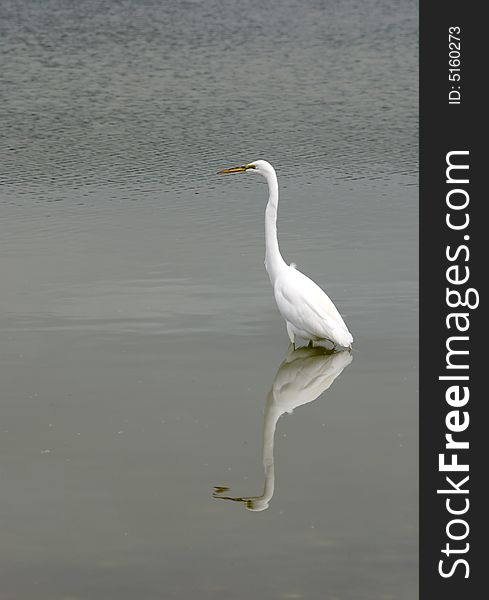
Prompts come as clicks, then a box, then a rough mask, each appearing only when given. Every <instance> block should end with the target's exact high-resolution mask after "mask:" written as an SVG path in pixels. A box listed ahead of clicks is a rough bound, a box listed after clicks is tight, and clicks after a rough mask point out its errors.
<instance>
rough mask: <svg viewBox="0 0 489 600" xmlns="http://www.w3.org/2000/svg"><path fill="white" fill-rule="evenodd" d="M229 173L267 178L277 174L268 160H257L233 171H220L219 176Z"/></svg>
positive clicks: (234, 168)
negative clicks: (250, 174) (249, 174)
mask: <svg viewBox="0 0 489 600" xmlns="http://www.w3.org/2000/svg"><path fill="white" fill-rule="evenodd" d="M228 173H253V174H258V175H262V176H263V177H267V176H268V175H271V174H275V169H274V168H273V167H272V165H271V164H270V163H269V162H267V161H266V160H255V161H253V162H251V163H248V164H247V165H243V166H242V167H232V168H231V169H223V170H222V171H219V175H227V174H228Z"/></svg>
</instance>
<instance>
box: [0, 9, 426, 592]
mask: <svg viewBox="0 0 489 600" xmlns="http://www.w3.org/2000/svg"><path fill="white" fill-rule="evenodd" d="M416 45H417V5H416V3H414V2H410V1H402V2H401V1H400V0H399V1H395V0H364V1H362V2H360V1H359V0H356V1H355V0H346V1H345V2H341V3H339V2H333V1H332V0H325V1H320V0H308V1H304V2H299V1H298V0H285V1H283V2H279V1H278V0H272V1H269V2H258V1H255V0H251V1H250V2H246V3H243V2H237V1H235V0H231V1H229V2H217V1H210V0H201V1H194V2H192V1H183V2H165V1H160V2H158V1H156V0H148V1H145V2H136V1H135V0H131V1H129V0H122V1H118V2H116V1H110V0H106V1H95V0H85V1H84V2H75V1H74V0H73V1H69V0H45V1H43V2H37V1H36V0H15V1H14V0H2V1H1V2H0V62H1V64H0V154H1V172H0V178H1V184H2V187H1V196H0V220H1V236H0V281H1V293H0V364H1V381H2V396H1V401H0V444H1V454H0V477H1V485H2V495H1V496H2V497H1V501H0V598H1V599H2V600H10V599H16V600H24V599H26V600H27V599H31V598H36V600H58V599H59V600H62V599H63V600H75V599H77V600H85V599H87V600H109V599H114V600H124V599H131V600H132V599H135V598H138V599H144V600H153V599H165V600H166V599H169V600H172V599H175V600H183V599H185V600H187V599H190V598H199V599H204V600H207V599H218V598H223V599H224V598H225V599H227V600H228V599H229V600H245V599H249V598H257V599H259V600H261V599H263V600H274V599H283V600H287V599H288V600H293V599H302V598H304V599H314V600H316V599H317V600H319V599H321V600H390V599H396V600H408V599H409V600H411V599H413V598H416V597H417V555H418V553H417V544H418V534H417V524H418V521H417V518H418V517H417V494H418V489H417V366H416V365H417V176H416V170H417V67H416V59H417V58H416ZM257 158H265V159H267V160H269V161H270V162H272V163H273V164H274V165H275V167H276V169H277V172H278V176H279V181H280V186H281V202H280V210H279V223H278V228H279V237H280V243H281V246H282V252H283V254H284V257H285V258H286V259H287V260H289V261H290V260H293V261H295V262H296V263H298V266H299V268H300V269H301V270H303V271H305V272H306V273H307V274H308V275H310V276H311V277H312V278H313V279H315V280H316V281H317V282H318V283H319V284H321V285H322V286H323V287H325V289H326V290H327V292H328V294H329V295H330V296H331V297H332V298H333V299H334V301H335V302H336V303H337V305H338V306H339V308H340V310H341V312H342V313H343V314H344V316H345V320H346V322H347V324H348V326H349V328H350V330H351V331H352V333H353V335H354V337H355V344H354V351H353V353H352V355H351V356H350V355H345V354H343V355H328V354H324V352H321V351H320V350H318V351H312V352H310V351H307V350H302V351H298V352H299V353H298V354H293V355H288V354H287V353H288V338H287V334H286V331H285V326H284V323H283V322H282V320H281V317H280V315H279V314H278V312H277V310H276V308H275V305H274V301H273V297H272V293H271V289H270V286H269V282H268V279H267V275H266V272H265V270H264V268H263V257H264V239H263V213H264V206H265V202H266V186H265V183H264V181H263V182H262V181H260V180H258V178H256V177H251V176H249V175H235V176H229V177H226V178H224V177H222V178H219V177H217V175H216V172H217V171H218V170H220V169H222V168H224V167H229V166H234V165H235V164H243V163H244V162H249V161H252V160H254V159H257ZM301 352H302V353H301ZM351 359H352V360H351ZM294 407H295V410H294V412H293V414H291V415H290V414H287V413H288V412H290V411H291V410H292V409H293V408H294ZM275 426H276V429H274V428H275ZM263 436H265V437H263ZM263 462H264V463H265V469H264V464H263ZM270 492H272V493H271V495H270ZM225 497H229V498H244V499H246V498H248V499H249V498H255V499H254V500H248V501H247V500H245V501H244V502H243V501H239V500H238V501H234V502H233V501H230V500H225V499H224V498H225ZM257 498H258V499H257ZM247 502H248V504H247ZM250 502H251V504H250ZM247 506H248V508H250V507H251V508H253V507H254V508H255V509H256V508H257V506H258V507H259V508H264V510H261V511H257V510H247Z"/></svg>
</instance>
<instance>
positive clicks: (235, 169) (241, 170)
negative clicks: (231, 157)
mask: <svg viewBox="0 0 489 600" xmlns="http://www.w3.org/2000/svg"><path fill="white" fill-rule="evenodd" d="M247 168H248V165H244V166H242V167H233V168H232V169H223V170H222V171H219V173H218V175H226V173H244V172H245V171H246V169H247Z"/></svg>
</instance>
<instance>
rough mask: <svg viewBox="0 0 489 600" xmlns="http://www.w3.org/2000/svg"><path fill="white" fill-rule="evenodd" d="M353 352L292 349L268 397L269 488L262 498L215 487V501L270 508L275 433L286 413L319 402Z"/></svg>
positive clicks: (265, 427) (265, 459)
mask: <svg viewBox="0 0 489 600" xmlns="http://www.w3.org/2000/svg"><path fill="white" fill-rule="evenodd" d="M352 359H353V357H352V355H351V352H349V351H348V350H345V351H343V352H331V351H330V350H327V349H326V348H323V347H320V346H318V347H314V348H311V347H307V348H297V349H296V350H294V349H293V347H292V346H291V347H290V348H289V352H288V353H287V356H286V358H285V360H284V361H283V362H282V364H281V365H280V367H279V368H278V371H277V374H276V375H275V378H274V380H273V383H272V387H271V389H270V391H269V393H268V396H267V401H266V405H265V415H264V424H263V467H264V471H265V484H264V487H263V493H262V494H261V495H259V496H244V497H239V496H224V495H223V494H224V493H225V492H227V491H229V488H227V487H215V488H214V493H213V497H214V498H218V499H220V500H231V501H233V502H241V503H243V504H244V506H245V508H247V509H248V510H250V511H255V512H260V511H262V510H265V509H267V508H268V507H269V505H270V501H271V499H272V496H273V492H274V489H275V470H274V460H273V446H274V440H275V429H276V427H277V422H278V420H279V418H280V417H281V416H282V415H283V414H284V413H289V414H290V413H292V411H293V410H294V409H295V408H297V407H298V406H302V405H303V404H308V403H309V402H312V401H313V400H316V398H318V397H319V396H320V395H321V394H322V393H323V392H325V391H326V390H327V389H328V388H329V387H330V386H331V385H332V383H333V381H334V380H335V379H336V378H337V377H338V376H339V375H340V374H341V373H342V371H343V369H345V367H347V366H348V365H349V364H350V363H351V361H352Z"/></svg>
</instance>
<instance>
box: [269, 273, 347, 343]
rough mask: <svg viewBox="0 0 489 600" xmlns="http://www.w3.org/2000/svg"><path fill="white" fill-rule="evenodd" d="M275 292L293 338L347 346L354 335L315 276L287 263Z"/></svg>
mask: <svg viewBox="0 0 489 600" xmlns="http://www.w3.org/2000/svg"><path fill="white" fill-rule="evenodd" d="M273 294H274V296H275V301H276V303H277V307H278V310H279V312H280V314H281V315H282V317H283V318H284V319H285V321H286V323H287V333H288V335H289V338H290V341H291V342H294V341H295V337H296V336H297V337H299V338H302V339H305V340H311V341H320V340H330V341H331V342H333V344H336V345H338V346H342V347H344V348H348V347H349V346H351V344H352V342H353V336H352V335H351V333H350V332H349V331H348V327H347V326H346V324H345V321H344V320H343V318H342V316H341V315H340V313H339V312H338V309H337V308H336V306H335V305H334V304H333V302H332V301H331V300H330V298H329V297H328V296H327V294H326V293H325V292H324V291H323V290H322V289H321V288H320V287H319V286H318V285H317V284H316V283H314V281H312V279H309V277H307V276H306V275H304V273H301V272H300V271H298V270H297V269H295V268H294V267H290V266H287V267H286V268H285V269H283V270H282V271H281V272H280V273H279V274H278V275H277V278H276V279H275V282H274V284H273Z"/></svg>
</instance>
